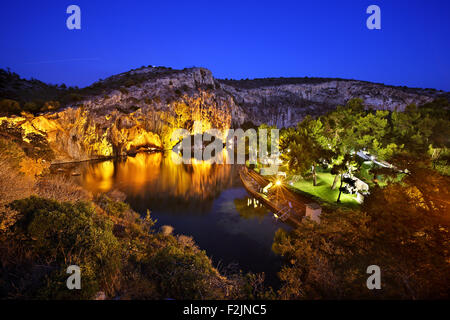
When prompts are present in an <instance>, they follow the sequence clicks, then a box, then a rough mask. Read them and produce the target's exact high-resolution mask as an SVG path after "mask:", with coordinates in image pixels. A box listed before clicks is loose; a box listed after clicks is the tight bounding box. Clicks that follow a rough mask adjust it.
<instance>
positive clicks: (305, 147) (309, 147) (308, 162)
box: [281, 117, 330, 186]
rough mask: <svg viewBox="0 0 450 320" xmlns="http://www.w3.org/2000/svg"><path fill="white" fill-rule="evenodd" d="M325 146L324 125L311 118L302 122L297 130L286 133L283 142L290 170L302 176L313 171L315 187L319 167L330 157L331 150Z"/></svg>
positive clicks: (282, 145)
mask: <svg viewBox="0 0 450 320" xmlns="http://www.w3.org/2000/svg"><path fill="white" fill-rule="evenodd" d="M324 145H325V142H324V138H323V126H322V123H321V121H320V120H313V119H311V118H310V117H307V118H305V119H304V120H303V121H302V122H300V123H299V124H298V126H297V128H296V129H295V130H287V131H284V133H283V137H282V142H281V147H282V149H283V151H284V154H285V155H284V158H285V159H287V161H288V168H289V170H290V171H294V172H300V173H302V174H305V173H306V172H309V171H310V170H311V172H312V176H313V185H314V186H315V185H316V184H317V178H316V167H317V165H318V164H319V163H320V161H321V160H322V161H323V160H326V159H329V157H330V150H327V149H326V148H324V147H323V146H324Z"/></svg>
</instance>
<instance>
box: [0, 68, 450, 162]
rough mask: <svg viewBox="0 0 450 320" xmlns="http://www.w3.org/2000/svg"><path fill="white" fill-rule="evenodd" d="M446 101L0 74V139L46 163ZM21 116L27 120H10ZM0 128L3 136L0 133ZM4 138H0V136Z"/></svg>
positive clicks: (355, 88) (349, 91)
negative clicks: (342, 109)
mask: <svg viewBox="0 0 450 320" xmlns="http://www.w3.org/2000/svg"><path fill="white" fill-rule="evenodd" d="M441 96H444V97H445V96H448V93H445V92H439V91H436V90H430V89H427V90H425V89H412V88H403V87H392V86H385V85H382V84H375V83H370V82H365V81H357V80H345V79H328V78H276V79H271V78H269V79H255V80H219V79H215V78H214V77H213V75H212V73H211V71H209V70H207V69H205V68H188V69H183V70H174V69H171V68H165V67H152V66H148V67H142V68H139V69H135V70H131V71H128V72H124V73H121V74H118V75H114V76H111V77H109V78H106V79H104V80H99V81H98V82H95V83H94V84H92V85H91V86H88V87H85V88H81V89H79V88H67V87H65V86H63V85H61V86H55V85H47V84H45V83H43V82H40V81H37V80H25V79H21V78H20V77H19V76H18V75H16V74H14V73H11V72H6V71H2V72H1V73H0V114H3V115H5V116H6V117H3V118H0V121H6V125H4V126H2V127H3V128H4V130H3V131H5V130H6V129H7V130H13V129H17V128H20V129H21V130H23V133H22V134H23V137H26V135H28V134H30V133H33V134H36V135H39V136H42V137H44V138H45V139H46V140H47V141H48V143H49V146H50V148H51V149H52V150H54V152H55V155H56V158H55V159H54V160H53V161H54V162H61V161H73V160H77V161H78V160H88V159H94V158H102V157H113V156H121V155H126V154H129V153H134V152H136V151H139V150H142V149H163V148H171V146H172V143H171V142H170V137H171V133H172V132H173V130H174V129H175V128H187V129H189V130H192V124H193V122H194V121H195V120H201V121H202V123H203V128H202V130H206V129H209V128H218V129H227V128H230V127H239V126H241V125H242V124H244V123H245V124H246V125H248V124H249V123H251V124H253V125H259V124H262V123H267V124H269V125H277V126H278V127H288V126H294V125H295V124H296V123H297V122H299V121H300V120H302V119H303V118H304V117H305V116H307V115H312V116H319V115H322V114H324V113H326V112H328V111H330V110H333V109H335V108H336V106H338V105H343V104H345V103H346V102H347V101H348V100H350V99H352V98H361V99H363V100H364V104H365V105H366V106H367V107H369V108H374V109H388V110H394V109H398V110H403V109H404V108H405V107H406V106H407V105H409V104H416V105H422V104H424V103H427V102H430V101H432V100H433V99H435V98H438V97H441ZM21 111H27V112H29V113H32V114H28V115H27V114H24V115H22V116H16V117H11V115H12V114H17V115H18V114H20V112H21ZM5 128H6V129H5ZM3 134H4V133H3Z"/></svg>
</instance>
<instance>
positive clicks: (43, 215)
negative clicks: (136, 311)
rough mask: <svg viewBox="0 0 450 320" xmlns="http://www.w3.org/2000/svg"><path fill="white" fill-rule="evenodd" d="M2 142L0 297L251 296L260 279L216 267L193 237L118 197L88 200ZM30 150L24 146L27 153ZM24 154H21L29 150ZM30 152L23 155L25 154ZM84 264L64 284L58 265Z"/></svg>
mask: <svg viewBox="0 0 450 320" xmlns="http://www.w3.org/2000/svg"><path fill="white" fill-rule="evenodd" d="M23 147H24V146H21V145H19V144H17V143H15V142H14V141H11V140H6V139H4V138H0V155H1V160H0V161H1V166H0V275H1V276H0V298H3V299H4V298H13V299H93V298H95V297H96V296H105V297H106V298H115V297H116V298H120V299H165V298H171V299H252V298H258V297H262V295H266V294H270V291H269V292H268V293H267V292H265V290H263V287H262V285H263V280H264V276H263V275H261V274H258V275H255V274H246V275H243V274H242V273H240V272H239V271H235V270H233V272H231V271H230V270H227V269H226V268H225V269H223V270H220V272H219V270H217V269H216V268H215V267H214V266H213V265H212V262H211V260H210V259H209V258H208V257H207V255H206V253H205V252H204V251H202V250H200V249H199V248H198V247H197V246H196V244H195V242H194V241H193V239H192V238H190V237H187V236H183V235H177V236H175V235H173V234H172V233H171V228H170V227H164V228H162V230H161V231H158V230H156V229H155V228H154V224H155V221H153V220H152V219H151V217H150V215H149V214H148V215H147V217H146V218H144V219H143V218H141V217H140V216H139V215H138V214H137V213H135V212H134V211H133V210H131V209H130V208H129V206H128V205H127V204H125V203H123V202H121V201H120V193H119V194H118V193H117V192H116V193H112V194H108V195H100V196H97V197H92V195H90V194H88V193H87V192H85V191H84V190H82V189H81V188H79V187H78V186H76V185H74V184H72V183H70V182H69V181H68V180H65V179H64V178H56V177H52V176H49V175H48V174H47V172H48V162H45V161H44V162H42V159H41V158H38V157H34V158H33V157H30V156H31V155H33V154H36V153H33V152H31V151H33V150H32V149H33V148H36V146H35V145H33V144H28V145H27V147H28V149H27V150H28V152H27V153H25V152H24V150H23ZM30 149H31V150H30ZM27 154H28V155H27ZM29 155H30V156H29ZM69 265H77V266H79V267H80V268H81V270H82V290H68V289H67V287H66V280H67V277H68V276H69V275H68V274H67V273H66V269H67V267H68V266H69Z"/></svg>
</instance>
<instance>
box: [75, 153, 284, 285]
mask: <svg viewBox="0 0 450 320" xmlns="http://www.w3.org/2000/svg"><path fill="white" fill-rule="evenodd" d="M74 170H77V171H78V172H79V173H81V175H80V176H79V177H75V179H76V180H77V182H78V183H79V184H81V185H82V186H83V187H84V188H86V189H87V190H90V191H92V192H94V193H97V192H108V191H111V190H114V189H117V190H120V191H121V192H123V193H125V194H126V196H127V198H126V202H128V203H129V204H130V206H131V207H132V208H133V209H134V210H135V211H136V212H139V213H140V214H141V215H145V214H146V212H147V209H148V210H150V211H151V216H152V218H154V219H157V225H156V226H157V227H160V226H162V225H171V226H172V227H174V233H175V234H185V235H188V236H192V237H193V238H194V240H195V242H196V243H197V244H198V245H199V247H200V248H201V249H203V250H206V253H207V254H208V256H209V257H211V258H212V260H213V263H214V265H215V266H218V265H219V264H220V265H222V266H224V265H228V264H229V263H237V264H238V265H239V268H240V269H241V270H243V271H244V272H247V271H253V272H265V273H266V279H267V282H268V284H270V285H272V286H277V284H278V281H277V277H276V272H278V271H279V270H280V268H281V263H282V261H281V258H280V257H279V256H277V255H275V254H274V253H273V252H272V250H271V247H272V243H273V237H274V234H275V232H276V230H277V229H279V228H287V227H286V226H285V225H283V224H282V223H280V222H277V221H275V219H274V218H273V215H272V214H271V213H270V212H269V211H268V210H267V209H265V208H264V207H257V208H255V207H254V206H253V205H250V206H249V205H248V199H249V194H248V193H247V191H246V190H245V189H244V187H243V186H242V183H241V181H240V179H239V175H238V170H239V166H237V165H225V164H223V165H219V164H211V163H208V162H205V161H195V160H194V159H193V163H192V164H190V165H186V164H175V162H174V161H173V159H172V157H171V155H164V154H162V153H152V154H148V153H140V154H137V155H136V156H135V157H128V158H126V159H122V160H110V161H103V162H87V163H82V164H78V165H77V167H76V168H74Z"/></svg>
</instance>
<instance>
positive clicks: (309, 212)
mask: <svg viewBox="0 0 450 320" xmlns="http://www.w3.org/2000/svg"><path fill="white" fill-rule="evenodd" d="M321 213H322V207H321V206H320V205H318V204H317V203H308V204H307V205H306V214H305V217H309V218H310V219H311V220H313V221H315V222H317V223H320V214H321Z"/></svg>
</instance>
